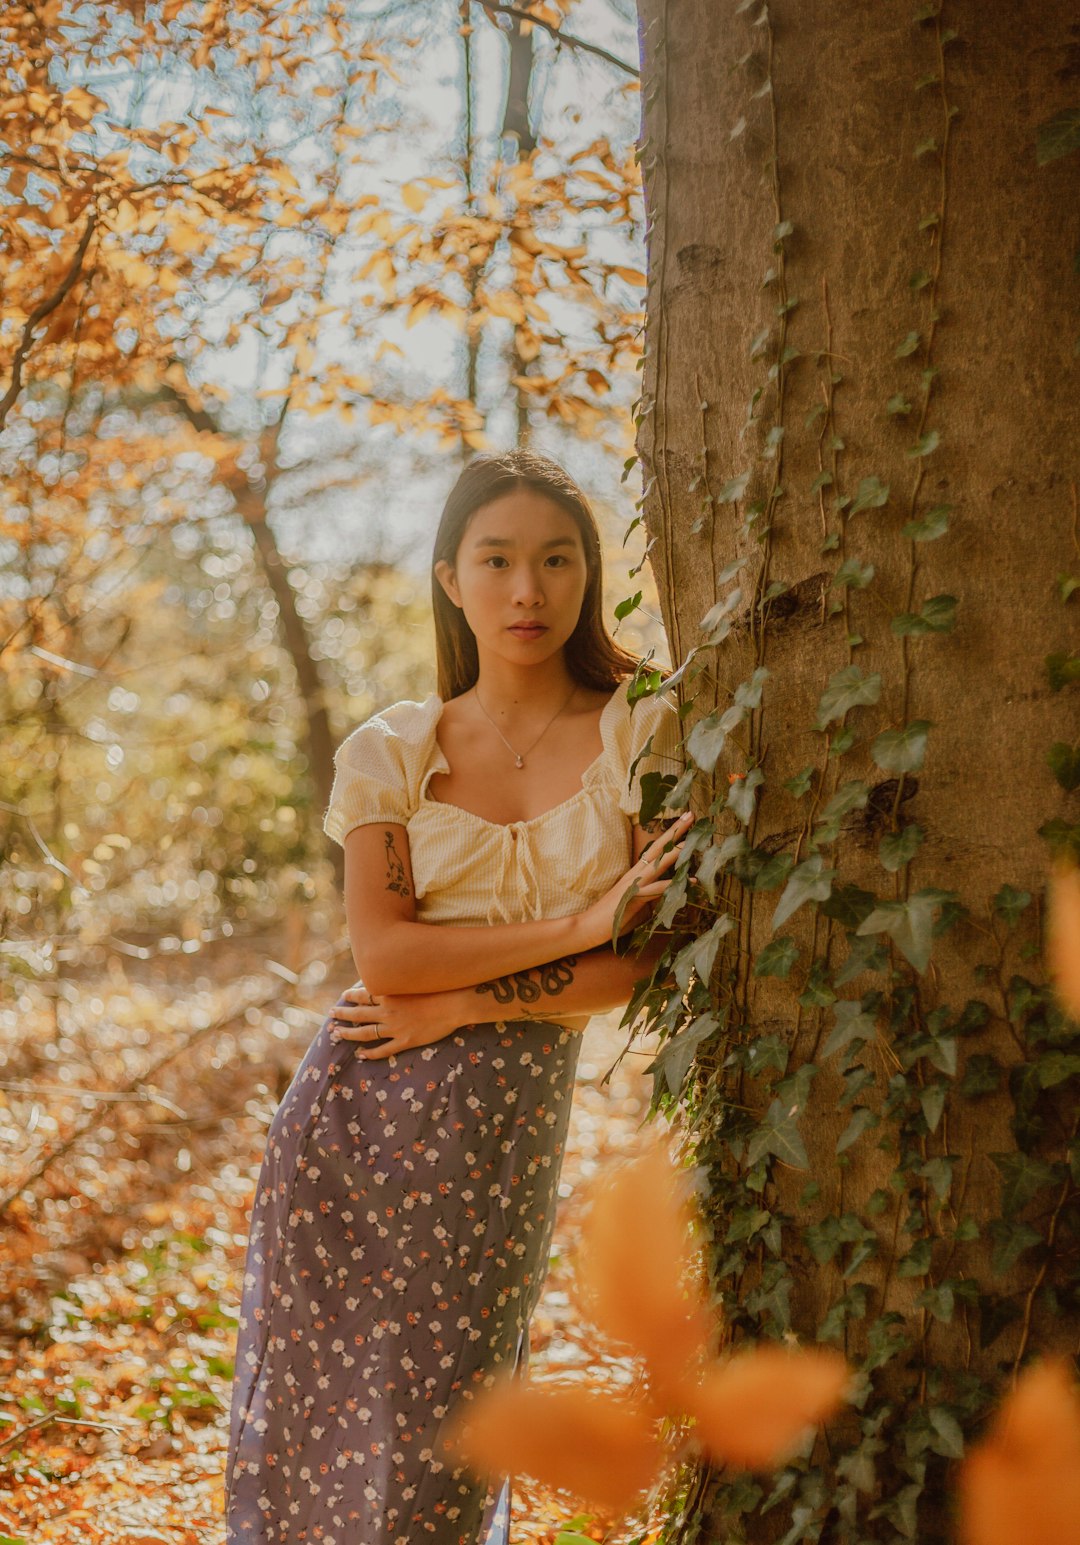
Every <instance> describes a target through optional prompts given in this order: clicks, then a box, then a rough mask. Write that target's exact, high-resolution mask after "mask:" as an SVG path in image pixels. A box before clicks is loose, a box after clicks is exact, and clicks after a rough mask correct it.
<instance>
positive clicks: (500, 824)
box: [419, 681, 626, 831]
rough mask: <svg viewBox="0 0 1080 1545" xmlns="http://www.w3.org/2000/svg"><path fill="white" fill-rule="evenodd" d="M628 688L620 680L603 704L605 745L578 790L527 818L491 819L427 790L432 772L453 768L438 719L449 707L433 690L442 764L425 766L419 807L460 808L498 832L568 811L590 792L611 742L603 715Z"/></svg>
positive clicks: (434, 737) (434, 731)
mask: <svg viewBox="0 0 1080 1545" xmlns="http://www.w3.org/2000/svg"><path fill="white" fill-rule="evenodd" d="M625 688H626V683H625V681H620V682H619V684H618V686H617V687H616V688H615V690H614V692H612V694H611V696H610V697H609V698H608V700H607V702H606V703H605V704H604V706H603V708H601V710H600V716H599V718H598V719H597V721H596V723H597V728H598V729H599V731H600V739H601V740H602V741H603V748H602V749H601V750H600V751H599V753H598V754H597V755H596V756H594V757H593V759H592V761H591V762H590V763H589V765H588V766H587V767H586V768H584V769H583V771H582V774H581V787H580V788H579V789H576V790H575V792H574V793H573V794H570V795H568V796H567V798H566V799H560V801H559V803H558V804H557V805H549V806H548V808H547V809H546V810H541V812H540V814H539V815H531V816H529V817H528V818H527V819H526V820H524V821H492V820H489V819H488V817H487V816H486V815H480V814H478V812H477V811H475V810H469V809H467V808H466V807H465V806H464V805H455V804H453V803H452V802H451V801H450V800H448V799H436V798H435V797H434V795H432V794H429V793H428V786H429V784H430V782H431V777H432V774H433V773H436V772H451V771H452V768H451V766H450V763H449V761H448V759H447V756H446V752H445V751H444V750H443V748H442V746H441V745H440V744H439V722H440V720H441V719H442V714H443V709H444V708H445V707H446V704H445V703H444V701H443V699H442V698H441V697H440V696H439V694H438V693H437V692H433V693H432V694H431V701H432V702H434V703H437V704H438V707H439V711H438V713H437V714H436V715H435V719H434V722H433V724H432V728H431V744H432V747H433V749H434V752H435V758H437V759H438V761H441V762H442V766H441V767H439V766H438V765H433V766H429V767H427V768H426V769H425V771H424V777H423V783H422V785H421V789H420V805H419V808H420V809H423V807H424V806H425V805H435V806H437V807H438V808H440V809H442V810H457V811H459V812H460V813H461V814H462V815H467V816H470V817H471V818H472V819H473V820H474V821H479V822H480V823H481V824H482V825H484V826H492V827H495V828H496V829H497V830H499V831H511V830H513V829H514V828H515V827H519V828H520V827H523V826H535V825H536V823H537V822H538V821H543V820H546V818H547V817H548V816H549V815H554V813H555V812H556V811H557V810H565V809H566V807H567V805H572V804H573V803H574V801H575V800H578V799H580V798H581V796H582V795H583V794H587V793H588V792H589V786H590V785H589V781H587V780H588V779H589V774H590V773H591V772H593V771H594V770H595V769H596V768H597V767H598V766H599V765H600V763H601V762H603V760H604V758H605V757H606V756H607V754H608V742H607V739H606V737H605V735H604V728H605V721H604V716H605V714H607V713H609V712H610V710H611V708H612V706H613V705H614V704H615V702H616V701H617V699H618V696H619V693H620V692H622V691H624V690H625ZM435 758H432V760H433V761H435Z"/></svg>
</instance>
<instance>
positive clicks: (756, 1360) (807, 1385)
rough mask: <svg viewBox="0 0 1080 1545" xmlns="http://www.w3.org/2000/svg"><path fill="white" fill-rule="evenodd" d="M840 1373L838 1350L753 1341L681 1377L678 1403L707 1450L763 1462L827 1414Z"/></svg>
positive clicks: (842, 1381)
mask: <svg viewBox="0 0 1080 1545" xmlns="http://www.w3.org/2000/svg"><path fill="white" fill-rule="evenodd" d="M848 1378H849V1370H848V1366H847V1364H846V1363H845V1361H844V1359H843V1358H842V1357H841V1356H840V1354H839V1353H838V1352H829V1351H825V1350H817V1349H815V1350H811V1351H788V1350H787V1349H786V1348H785V1347H780V1346H759V1347H755V1348H754V1350H753V1351H751V1352H740V1353H739V1354H738V1355H737V1356H735V1357H731V1358H728V1359H727V1360H726V1361H725V1362H723V1363H720V1364H718V1365H717V1366H716V1367H714V1368H713V1369H712V1370H711V1371H710V1372H709V1373H707V1374H706V1375H705V1377H704V1379H702V1380H701V1381H700V1382H699V1383H696V1384H689V1383H688V1384H686V1385H684V1387H683V1389H682V1391H681V1396H682V1405H683V1407H684V1409H685V1410H686V1411H687V1412H688V1414H689V1415H690V1416H692V1417H694V1418H695V1420H696V1422H697V1428H698V1438H699V1439H700V1442H701V1444H702V1447H703V1448H706V1449H708V1451H709V1453H710V1454H711V1455H713V1457H714V1458H716V1459H718V1460H720V1461H721V1462H722V1463H724V1464H730V1465H737V1466H738V1467H739V1468H740V1469H746V1470H768V1469H771V1468H772V1467H773V1466H774V1465H778V1464H781V1463H782V1462H783V1460H785V1459H786V1458H787V1456H788V1455H789V1454H790V1453H791V1451H792V1449H794V1448H795V1447H796V1445H797V1444H798V1442H799V1439H800V1438H801V1437H802V1434H803V1433H804V1432H805V1430H806V1428H807V1427H809V1426H812V1425H814V1424H815V1423H817V1422H820V1421H824V1419H825V1418H826V1417H828V1416H831V1415H832V1414H833V1412H834V1411H835V1410H836V1409H837V1407H838V1406H839V1405H840V1402H841V1401H842V1399H843V1396H844V1390H845V1388H846V1387H847V1382H848Z"/></svg>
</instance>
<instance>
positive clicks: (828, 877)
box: [771, 853, 836, 933]
mask: <svg viewBox="0 0 1080 1545" xmlns="http://www.w3.org/2000/svg"><path fill="white" fill-rule="evenodd" d="M835 873H836V871H835V870H834V869H826V868H825V860H824V858H823V857H822V856H821V854H820V853H814V854H812V855H811V857H810V858H808V859H806V860H805V861H804V862H803V863H801V864H800V865H799V866H798V868H796V869H794V870H792V873H791V877H790V879H789V880H788V882H787V884H786V885H785V887H784V890H783V894H782V895H781V897H780V900H779V901H778V902H777V903H776V911H775V912H774V913H773V916H772V925H771V926H772V931H773V933H775V932H776V930H777V929H778V928H779V927H780V925H781V923H786V922H787V920H788V918H789V917H790V916H791V915H792V913H793V912H797V911H798V909H799V908H800V907H801V906H802V905H803V904H804V903H805V902H807V901H824V900H825V898H826V897H827V896H828V894H829V892H830V891H831V890H832V883H833V875H834V874H835Z"/></svg>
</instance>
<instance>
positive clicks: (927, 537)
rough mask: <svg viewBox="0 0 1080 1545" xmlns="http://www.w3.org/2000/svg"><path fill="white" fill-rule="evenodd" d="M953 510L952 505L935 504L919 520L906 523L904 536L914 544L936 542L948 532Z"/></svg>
mask: <svg viewBox="0 0 1080 1545" xmlns="http://www.w3.org/2000/svg"><path fill="white" fill-rule="evenodd" d="M953 508H954V506H953V505H951V504H935V505H934V507H933V509H932V510H927V512H926V514H925V515H923V516H922V517H921V518H920V519H919V520H909V521H905V523H904V526H903V528H902V529H903V533H904V535H905V536H906V537H909V538H910V539H911V541H913V542H936V541H937V539H938V537H939V536H944V535H945V533H946V531H948V529H949V513H950V511H951V510H952V509H953Z"/></svg>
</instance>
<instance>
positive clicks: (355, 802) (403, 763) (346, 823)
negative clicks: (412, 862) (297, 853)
mask: <svg viewBox="0 0 1080 1545" xmlns="http://www.w3.org/2000/svg"><path fill="white" fill-rule="evenodd" d="M439 706H440V705H439V703H438V700H437V699H432V698H429V699H428V700H427V702H425V703H409V702H402V703H394V704H393V705H392V706H391V707H389V708H386V709H384V710H383V712H382V713H378V714H375V715H373V717H372V718H370V719H368V720H366V721H365V722H364V723H363V724H361V725H360V726H359V727H358V728H357V729H355V730H353V732H352V734H351V735H349V736H348V737H347V738H346V739H345V740H343V741H342V743H341V745H340V746H339V747H338V748H337V750H336V751H335V752H334V783H333V787H332V788H331V790H330V803H329V804H328V806H327V808H326V814H325V815H324V816H323V831H324V832H325V833H326V835H327V836H328V837H329V838H330V839H331V841H333V842H337V843H339V844H341V845H342V846H344V844H345V838H346V837H347V836H348V834H349V832H351V831H352V830H353V828H354V827H356V826H367V825H370V824H372V823H373V822H378V821H392V822H396V823H400V824H401V825H404V824H405V822H406V821H407V820H408V819H409V817H410V816H411V815H412V814H413V813H414V812H415V810H416V806H417V803H418V799H419V785H420V777H421V774H422V772H423V763H424V761H425V759H426V757H427V755H428V754H429V751H430V748H431V742H432V741H433V739H434V735H435V726H436V723H437V718H438V713H437V710H438V708H439Z"/></svg>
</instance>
